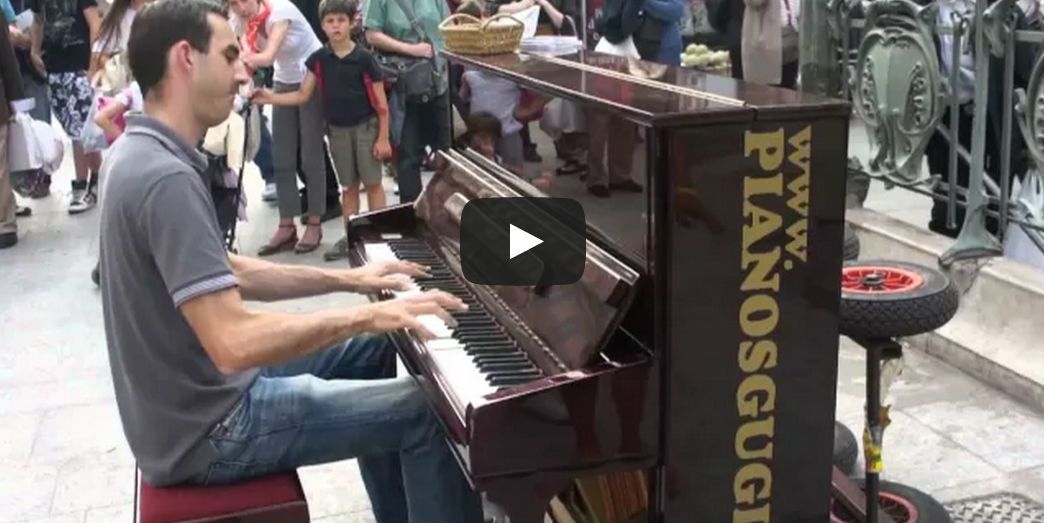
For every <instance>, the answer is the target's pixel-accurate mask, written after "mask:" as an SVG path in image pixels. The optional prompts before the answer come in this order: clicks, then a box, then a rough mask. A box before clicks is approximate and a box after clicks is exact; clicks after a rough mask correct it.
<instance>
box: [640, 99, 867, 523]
mask: <svg viewBox="0 0 1044 523" xmlns="http://www.w3.org/2000/svg"><path fill="white" fill-rule="evenodd" d="M663 136H665V141H666V144H665V148H666V150H667V153H668V154H667V158H666V160H665V162H666V165H667V171H668V173H664V175H665V176H666V177H668V178H669V180H670V183H669V187H668V193H669V198H668V203H667V206H668V224H667V225H666V227H667V231H668V234H667V236H668V237H667V239H666V241H667V242H669V245H670V247H669V249H670V255H669V264H670V268H669V269H668V270H669V276H668V278H669V288H670V289H671V295H670V297H669V298H668V299H669V304H668V307H669V312H668V314H669V319H668V324H669V325H670V329H671V332H670V333H669V336H668V339H669V347H668V348H667V350H669V351H670V352H669V354H668V355H667V356H666V359H667V365H668V366H669V367H668V368H667V369H666V370H665V375H666V378H665V379H666V380H668V383H667V384H666V391H667V394H668V396H669V397H668V398H667V402H666V405H665V408H666V412H665V416H666V420H665V421H666V423H667V426H666V430H667V434H666V438H665V445H666V449H665V456H664V465H665V471H664V479H665V484H664V485H663V491H664V498H663V499H664V507H663V510H664V512H663V515H664V519H663V520H664V521H665V522H666V523H689V522H692V521H699V522H700V523H740V522H743V523H754V522H764V523H768V522H772V523H806V522H807V523H811V522H816V523H822V522H825V521H827V520H828V506H829V500H830V471H831V456H832V451H831V447H832V442H833V420H834V406H835V387H836V379H837V376H836V374H837V350H838V317H837V315H838V301H839V294H840V269H841V251H842V236H843V232H842V226H843V218H844V202H843V200H844V198H843V196H844V187H845V162H846V149H847V139H848V138H847V137H848V120H847V118H844V117H837V116H835V117H819V118H818V119H814V120H803V121H802V120H788V121H764V120H758V121H755V122H754V123H753V125H727V126H707V127H703V128H689V129H679V130H676V131H671V132H665V133H664V135H663ZM802 151H806V152H807V153H808V154H810V155H811V159H810V161H807V160H806V158H805V157H804V156H803V154H804V153H803V152H802ZM806 165H807V178H802V177H803V176H804V175H805V174H806ZM806 181H807V184H808V186H809V187H810V188H809V189H808V190H807V191H806V190H805V189H804V188H803V187H804V185H805V182H806ZM805 195H807V196H808V197H809V198H810V200H808V201H809V202H810V204H811V205H810V206H809V207H807V208H805V207H804V206H803V205H802V204H803V203H804V202H805V201H806V200H804V199H803V198H804V196H805ZM806 224H807V246H808V250H807V252H805V251H803V249H802V245H803V243H802V237H804V232H803V231H804V230H805V225H806ZM661 241H663V239H661ZM658 350H662V348H661V347H658Z"/></svg>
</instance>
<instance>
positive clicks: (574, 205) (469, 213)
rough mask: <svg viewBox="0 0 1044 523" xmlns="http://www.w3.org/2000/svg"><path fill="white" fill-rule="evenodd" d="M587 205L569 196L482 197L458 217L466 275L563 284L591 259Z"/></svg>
mask: <svg viewBox="0 0 1044 523" xmlns="http://www.w3.org/2000/svg"><path fill="white" fill-rule="evenodd" d="M585 232H586V222H585V219H584V209H583V207H581V206H580V204H579V203H578V202H576V201H575V200H570V199H568V198H481V199H476V200H471V201H469V202H468V203H467V204H466V205H465V206H464V209H463V210H462V211H461V217H460V259H461V268H462V272H463V273H464V277H465V278H467V280H468V281H470V282H472V283H475V284H479V285H565V284H570V283H574V282H576V281H577V280H579V279H580V276H582V275H583V272H584V264H585V261H586V259H587V239H586V235H585Z"/></svg>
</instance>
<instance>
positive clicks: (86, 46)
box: [29, 0, 101, 214]
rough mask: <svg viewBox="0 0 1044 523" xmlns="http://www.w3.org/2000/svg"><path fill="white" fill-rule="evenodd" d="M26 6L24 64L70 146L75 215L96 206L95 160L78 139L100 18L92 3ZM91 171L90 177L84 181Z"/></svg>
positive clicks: (75, 0)
mask: <svg viewBox="0 0 1044 523" xmlns="http://www.w3.org/2000/svg"><path fill="white" fill-rule="evenodd" d="M29 5H30V7H31V9H32V10H33V15H34V17H33V28H32V50H31V53H30V59H31V61H32V65H33V67H34V68H35V69H36V70H37V72H39V73H40V74H41V75H46V76H47V84H48V87H49V90H50V95H51V110H52V111H54V115H55V117H56V118H57V119H58V123H60V124H62V128H63V129H64V130H65V134H67V135H69V139H70V140H72V142H73V161H74V163H75V165H76V179H75V180H74V181H73V192H72V200H71V201H70V202H69V213H70V214H77V213H81V212H84V211H87V210H89V209H91V208H93V207H94V205H95V204H96V203H97V201H98V196H97V183H98V178H97V171H98V168H99V167H100V165H101V156H100V155H99V154H98V153H96V152H94V153H85V152H84V150H83V144H82V143H80V134H81V132H82V131H83V126H84V124H86V123H87V116H88V113H90V110H91V104H92V103H94V89H93V88H91V82H90V80H89V79H88V78H87V69H88V68H89V67H90V64H91V43H92V42H93V41H94V39H95V37H96V36H97V34H98V28H99V27H100V26H101V15H100V14H99V13H98V4H97V1H96V0H30V2H29ZM91 171H93V172H94V173H95V175H94V176H93V177H90V176H89V173H90V172H91ZM89 177H90V178H92V179H91V180H90V183H89V184H88V178H89Z"/></svg>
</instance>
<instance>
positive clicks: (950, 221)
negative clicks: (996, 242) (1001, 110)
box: [946, 12, 965, 229]
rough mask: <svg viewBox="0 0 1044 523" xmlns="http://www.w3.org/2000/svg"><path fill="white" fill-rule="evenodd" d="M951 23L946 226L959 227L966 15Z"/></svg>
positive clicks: (957, 16) (957, 17)
mask: <svg viewBox="0 0 1044 523" xmlns="http://www.w3.org/2000/svg"><path fill="white" fill-rule="evenodd" d="M951 15H952V16H950V24H951V27H952V30H951V33H952V35H953V49H951V52H950V161H949V164H948V166H947V167H948V169H947V171H948V174H947V178H946V179H947V184H946V185H947V191H946V192H947V200H946V227H947V228H948V229H956V228H957V162H958V159H957V144H959V143H961V142H960V134H958V133H959V132H960V126H961V118H960V115H959V114H957V113H958V111H960V104H959V103H958V102H959V100H958V99H957V98H958V97H957V84H958V82H960V75H961V36H962V35H963V34H964V23H965V22H964V16H963V15H961V14H959V13H957V12H953V13H951Z"/></svg>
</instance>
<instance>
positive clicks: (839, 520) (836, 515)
mask: <svg viewBox="0 0 1044 523" xmlns="http://www.w3.org/2000/svg"><path fill="white" fill-rule="evenodd" d="M880 506H881V510H882V511H883V512H884V513H885V514H888V515H889V516H891V517H892V519H893V520H894V521H895V523H917V522H918V521H919V520H920V517H921V514H920V512H918V511H917V507H916V506H914V504H913V503H911V502H910V500H908V499H906V498H904V497H902V496H899V495H896V494H892V493H891V492H882V493H881V494H880ZM858 521H859V519H858V518H856V517H855V516H854V515H852V514H851V513H849V512H848V510H846V509H845V508H844V507H843V506H841V504H840V503H838V502H837V501H834V500H831V501H830V523H856V522H858Z"/></svg>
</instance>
